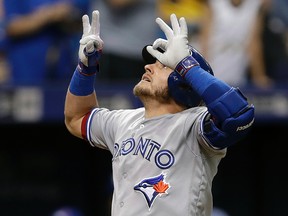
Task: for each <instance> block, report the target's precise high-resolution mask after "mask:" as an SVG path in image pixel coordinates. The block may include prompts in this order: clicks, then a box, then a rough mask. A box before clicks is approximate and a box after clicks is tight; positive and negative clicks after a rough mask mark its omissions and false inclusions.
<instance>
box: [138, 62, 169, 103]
mask: <svg viewBox="0 0 288 216" xmlns="http://www.w3.org/2000/svg"><path fill="white" fill-rule="evenodd" d="M172 71H173V70H172V69H171V68H168V67H166V66H165V65H163V64H161V63H160V62H159V61H156V62H155V63H154V64H147V65H145V73H144V74H143V76H142V79H141V81H140V82H139V83H138V84H137V85H136V86H135V87H134V90H133V92H134V94H135V95H136V96H138V97H139V98H142V99H144V98H154V99H156V100H159V101H161V102H167V101H169V100H171V98H170V95H169V93H168V82H167V80H168V77H169V75H170V73H171V72H172Z"/></svg>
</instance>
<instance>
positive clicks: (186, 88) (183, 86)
mask: <svg viewBox="0 0 288 216" xmlns="http://www.w3.org/2000/svg"><path fill="white" fill-rule="evenodd" d="M168 90H169V94H170V95H171V96H172V97H173V99H174V100H175V101H176V102H177V103H179V104H182V105H184V106H186V107H195V106H198V105H199V104H200V101H201V98H200V97H199V95H198V94H197V93H196V92H195V91H193V89H192V87H191V86H190V85H189V84H188V83H187V82H186V81H185V80H184V79H183V78H182V77H181V75H180V74H179V73H177V72H175V71H173V72H172V73H171V74H170V75H169V77H168Z"/></svg>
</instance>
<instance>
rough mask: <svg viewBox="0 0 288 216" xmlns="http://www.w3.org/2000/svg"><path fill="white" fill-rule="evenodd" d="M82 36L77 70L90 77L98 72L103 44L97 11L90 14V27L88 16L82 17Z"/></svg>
mask: <svg viewBox="0 0 288 216" xmlns="http://www.w3.org/2000/svg"><path fill="white" fill-rule="evenodd" d="M82 23H83V35H82V38H81V40H80V47H79V52H78V56H79V62H78V68H79V69H80V73H83V74H85V75H92V74H95V73H96V72H97V71H98V67H99V59H100V57H101V54H102V49H103V44H104V42H103V41H102V39H101V38H100V22H99V11H98V10H95V11H93V12H92V21H91V25H90V21H89V17H88V15H86V14H85V15H84V16H83V17H82Z"/></svg>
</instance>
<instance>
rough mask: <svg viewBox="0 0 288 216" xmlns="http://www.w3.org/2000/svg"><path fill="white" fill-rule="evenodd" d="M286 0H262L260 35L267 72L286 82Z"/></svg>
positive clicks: (287, 51) (287, 19) (287, 59)
mask: <svg viewBox="0 0 288 216" xmlns="http://www.w3.org/2000/svg"><path fill="white" fill-rule="evenodd" d="M287 12H288V1H287V0H263V6H262V8H261V11H260V17H261V22H262V24H261V29H260V31H261V36H262V41H263V49H264V62H265V67H266V70H267V74H268V75H269V76H270V77H271V78H272V79H273V80H274V81H275V82H276V83H277V84H286V85H287V83H288V13H287Z"/></svg>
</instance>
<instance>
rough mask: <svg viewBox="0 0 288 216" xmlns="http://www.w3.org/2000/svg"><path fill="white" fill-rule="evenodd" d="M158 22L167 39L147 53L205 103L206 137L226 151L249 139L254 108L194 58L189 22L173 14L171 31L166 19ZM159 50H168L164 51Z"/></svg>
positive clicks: (238, 91)
mask: <svg viewBox="0 0 288 216" xmlns="http://www.w3.org/2000/svg"><path fill="white" fill-rule="evenodd" d="M156 22H157V23H158V25H159V26H160V28H161V29H162V31H163V32H164V33H165V35H166V37H167V40H165V39H157V40H156V41H155V42H154V43H153V46H148V47H147V51H148V52H149V53H150V54H151V55H152V56H154V57H155V58H156V59H158V60H159V61H160V62H161V63H162V64H164V65H166V66H168V67H170V68H171V69H173V70H174V71H176V72H177V73H178V74H180V76H181V77H182V78H183V79H184V80H185V81H186V82H187V83H188V84H189V85H190V86H191V87H192V88H193V90H194V91H195V92H197V94H198V95H199V96H200V97H201V98H202V99H203V101H204V102H205V104H206V106H207V108H208V111H209V113H210V115H208V118H207V119H206V121H203V128H204V131H203V134H204V138H205V139H206V140H207V141H208V143H209V144H210V145H211V146H213V147H215V148H226V147H228V146H230V145H232V144H235V143H236V142H238V141H239V140H240V139H242V138H243V137H245V136H246V134H247V133H248V132H249V129H250V128H251V126H252V124H253V122H254V106H253V105H250V104H249V103H248V101H247V99H246V97H245V96H244V95H243V94H242V93H241V92H240V90H239V89H237V88H234V87H231V86H229V85H228V84H226V83H225V82H223V81H221V80H219V79H217V78H216V77H214V76H213V75H212V74H210V73H207V71H205V70H204V69H203V68H201V67H200V64H199V62H198V61H197V60H196V59H195V58H194V57H193V56H192V55H191V53H190V49H189V44H188V32H187V25H186V21H185V19H184V18H183V17H182V18H180V19H179V22H178V19H177V17H176V15H175V14H172V15H171V25H172V28H170V27H169V26H168V25H167V24H166V23H165V22H164V21H163V20H162V19H160V18H157V19H156ZM158 48H161V50H164V52H160V51H159V49H158Z"/></svg>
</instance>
